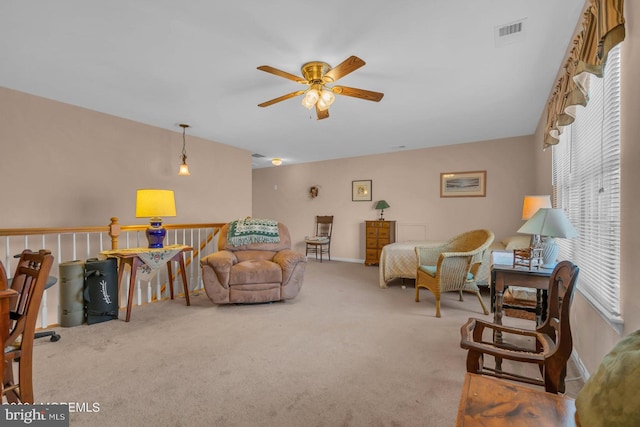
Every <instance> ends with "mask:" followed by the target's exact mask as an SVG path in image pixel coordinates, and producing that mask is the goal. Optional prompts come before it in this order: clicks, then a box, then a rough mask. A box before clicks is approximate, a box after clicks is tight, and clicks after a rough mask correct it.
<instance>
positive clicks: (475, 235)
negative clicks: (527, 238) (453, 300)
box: [416, 230, 494, 317]
mask: <svg viewBox="0 0 640 427" xmlns="http://www.w3.org/2000/svg"><path fill="white" fill-rule="evenodd" d="M493 239H494V234H493V232H491V231H489V230H473V231H467V232H465V233H462V234H459V235H457V236H455V237H454V238H452V239H450V240H449V241H447V242H445V243H444V244H442V245H438V246H416V256H417V257H418V271H417V273H416V302H419V301H420V288H426V289H428V290H429V291H431V293H433V295H434V297H435V299H436V317H440V296H441V295H442V293H443V292H452V291H458V292H459V294H460V301H462V300H463V299H462V292H463V291H464V292H472V293H474V294H476V296H477V297H478V300H479V301H480V305H481V306H482V311H483V312H484V314H489V311H487V307H485V305H484V302H483V301H482V296H481V295H480V289H479V288H478V285H477V284H476V280H477V273H478V270H479V269H480V266H481V264H482V259H483V256H484V252H485V251H486V250H487V249H488V248H489V245H491V243H492V242H493Z"/></svg>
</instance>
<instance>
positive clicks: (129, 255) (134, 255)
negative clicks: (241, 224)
mask: <svg viewBox="0 0 640 427" xmlns="http://www.w3.org/2000/svg"><path fill="white" fill-rule="evenodd" d="M176 251H177V253H176ZM191 251H193V248H192V247H191V246H185V245H172V246H166V247H164V248H129V249H113V250H109V251H103V252H101V253H100V255H102V256H105V257H115V258H118V260H119V265H118V295H120V284H121V283H122V276H123V275H124V266H125V265H129V267H131V276H130V278H129V298H128V300H127V317H126V321H127V322H128V321H129V320H130V319H131V306H132V302H133V289H134V288H135V284H136V273H137V271H138V267H142V266H143V265H145V264H146V265H149V263H148V262H147V263H145V261H143V258H148V257H145V255H154V256H153V257H152V258H154V263H153V264H154V265H150V266H149V267H151V268H155V267H157V266H159V265H161V264H162V263H164V262H166V264H167V272H168V274H169V291H170V293H171V299H173V271H172V269H171V261H176V262H177V263H178V265H179V267H180V273H181V276H182V285H183V287H184V297H185V300H186V303H187V305H191V301H189V282H187V273H186V271H185V265H184V256H183V253H185V252H191ZM167 254H169V255H167ZM172 254H173V255H172Z"/></svg>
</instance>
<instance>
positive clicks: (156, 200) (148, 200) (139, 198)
mask: <svg viewBox="0 0 640 427" xmlns="http://www.w3.org/2000/svg"><path fill="white" fill-rule="evenodd" d="M162 216H176V201H175V198H174V195H173V191H171V190H138V192H137V194H136V218H151V219H150V220H149V228H147V231H146V234H147V240H148V241H149V248H162V247H164V243H163V242H164V237H165V236H166V235H167V230H166V229H165V228H164V227H163V226H162V219H161V218H160V217H162Z"/></svg>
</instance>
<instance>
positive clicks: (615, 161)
mask: <svg viewBox="0 0 640 427" xmlns="http://www.w3.org/2000/svg"><path fill="white" fill-rule="evenodd" d="M552 170H553V188H554V195H553V196H554V205H555V206H556V207H559V208H562V209H564V211H565V212H566V213H567V215H568V216H569V219H570V220H571V222H572V224H573V225H574V226H575V227H576V229H577V230H578V232H579V233H580V236H579V237H577V238H575V239H559V240H560V242H559V244H560V259H569V260H571V261H573V262H574V263H576V264H577V265H578V267H580V275H579V276H578V286H577V290H578V292H580V293H581V294H582V295H583V296H584V297H585V298H586V299H587V301H589V303H590V304H591V305H592V306H593V307H594V308H595V309H596V310H597V311H598V312H600V313H601V314H602V316H603V317H604V318H605V320H607V322H609V324H611V326H613V327H614V329H616V330H617V331H618V332H621V330H622V316H621V313H620V274H619V271H620V45H618V46H616V47H615V48H614V49H612V50H611V51H610V52H609V56H608V59H607V64H606V66H605V71H604V77H603V78H597V77H595V76H593V75H591V76H590V88H589V103H588V104H587V106H586V107H585V108H582V107H578V109H577V112H576V119H575V121H574V122H573V124H571V125H570V126H567V127H566V128H564V130H563V133H562V135H561V136H560V142H559V144H558V145H555V146H554V147H553V169H552Z"/></svg>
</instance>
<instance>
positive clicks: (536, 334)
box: [460, 261, 579, 393]
mask: <svg viewBox="0 0 640 427" xmlns="http://www.w3.org/2000/svg"><path fill="white" fill-rule="evenodd" d="M578 272H579V268H578V267H577V266H575V265H574V264H573V263H571V262H569V261H562V262H560V263H559V264H558V265H557V266H556V267H555V269H554V270H553V273H552V274H551V277H550V279H549V291H548V292H549V293H548V308H547V318H546V320H545V321H544V323H543V324H542V325H540V326H538V327H537V328H536V329H535V330H529V329H521V328H514V327H509V326H502V325H496V324H494V323H491V322H486V321H484V320H480V319H473V318H471V319H469V320H468V321H467V323H465V324H464V325H463V326H462V327H461V328H460V333H461V335H462V338H461V341H460V346H461V347H462V348H463V349H466V350H468V353H467V372H471V373H474V374H484V375H490V376H494V377H498V378H504V379H507V380H513V381H521V382H525V383H528V384H535V385H539V386H544V388H545V390H546V391H548V392H550V393H563V392H564V390H565V385H564V379H565V376H566V369H567V361H568V360H569V357H570V356H571V351H572V349H573V341H572V338H571V324H570V322H569V320H570V318H569V310H570V308H571V301H572V300H573V291H574V289H575V284H576V280H577V278H578ZM505 337H507V338H508V339H510V340H511V342H506V341H505V339H504V338H505ZM485 355H490V356H493V357H494V358H495V361H496V367H495V368H491V367H488V366H486V365H485V363H484V357H485ZM503 360H511V361H515V362H524V363H530V364H537V365H538V367H539V370H540V373H541V375H542V378H534V377H529V376H526V375H521V374H518V373H515V372H508V371H505V370H503V369H502V361H503Z"/></svg>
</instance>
